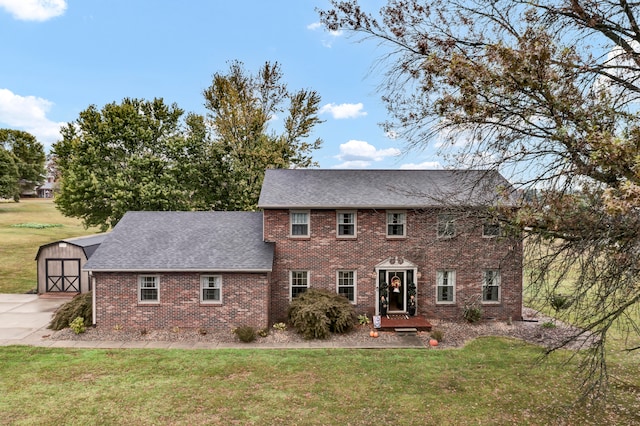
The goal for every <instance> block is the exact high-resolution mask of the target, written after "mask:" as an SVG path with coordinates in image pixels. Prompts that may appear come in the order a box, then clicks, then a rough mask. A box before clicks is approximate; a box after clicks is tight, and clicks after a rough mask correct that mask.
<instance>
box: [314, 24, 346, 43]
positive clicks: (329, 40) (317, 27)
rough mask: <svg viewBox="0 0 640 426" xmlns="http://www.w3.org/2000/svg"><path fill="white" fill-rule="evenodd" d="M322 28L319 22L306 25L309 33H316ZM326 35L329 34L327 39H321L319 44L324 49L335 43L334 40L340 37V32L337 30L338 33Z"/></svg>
mask: <svg viewBox="0 0 640 426" xmlns="http://www.w3.org/2000/svg"><path fill="white" fill-rule="evenodd" d="M322 28H324V26H323V25H322V24H321V23H320V22H314V23H312V24H309V25H307V29H308V30H311V31H317V30H320V29H322ZM327 34H329V38H328V39H326V38H325V39H322V40H321V43H322V45H323V46H324V47H332V46H333V42H334V41H335V39H336V38H338V37H340V36H342V31H341V30H338V31H328V32H327Z"/></svg>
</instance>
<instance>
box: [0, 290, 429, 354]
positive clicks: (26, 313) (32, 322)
mask: <svg viewBox="0 0 640 426" xmlns="http://www.w3.org/2000/svg"><path fill="white" fill-rule="evenodd" d="M68 300H69V299H68V298H47V297H38V296H37V295H35V294H0V346H10V345H26V346H40V347H50V348H98V349H314V348H315V349H321V348H351V349H416V348H422V349H424V348H425V345H424V343H423V342H422V341H421V340H420V339H419V338H418V337H417V336H415V335H402V334H395V335H393V336H392V337H390V338H388V339H385V340H384V341H382V340H377V339H370V340H366V341H361V342H349V343H345V342H341V343H336V342H331V341H323V340H311V341H306V342H293V343H266V344H261V343H251V344H246V343H220V342H166V341H163V342H160V341H127V342H121V341H88V340H52V339H49V336H50V335H51V334H52V333H53V330H50V329H48V328H47V326H48V325H49V323H50V322H51V319H52V318H53V314H54V312H55V311H56V309H58V308H59V307H60V306H62V305H63V304H64V303H65V302H67V301H68Z"/></svg>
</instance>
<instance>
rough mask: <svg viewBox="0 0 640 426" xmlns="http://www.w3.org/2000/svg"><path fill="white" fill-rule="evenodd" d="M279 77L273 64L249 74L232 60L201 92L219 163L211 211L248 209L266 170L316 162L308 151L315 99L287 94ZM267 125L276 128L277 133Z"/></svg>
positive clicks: (313, 143)
mask: <svg viewBox="0 0 640 426" xmlns="http://www.w3.org/2000/svg"><path fill="white" fill-rule="evenodd" d="M282 77H283V74H282V71H281V69H280V65H279V64H278V63H275V64H271V63H268V62H267V63H265V64H264V66H263V67H262V68H261V69H260V70H259V71H258V72H257V73H255V74H251V73H249V72H247V71H246V70H245V69H244V66H243V64H242V63H241V62H238V61H234V62H232V63H231V64H230V66H229V70H228V71H227V73H216V74H214V75H213V79H212V82H211V85H210V86H209V87H208V88H207V89H206V90H204V97H205V106H206V108H207V109H208V110H209V119H210V125H211V128H212V131H213V135H214V145H215V146H216V150H217V152H219V153H221V155H223V160H224V161H223V163H222V173H223V175H224V183H223V185H221V186H220V187H218V188H217V191H218V194H217V198H218V200H217V202H216V204H215V206H214V207H215V208H216V209H220V210H253V209H255V208H256V206H257V202H258V197H259V195H260V188H261V186H262V180H263V178H264V171H265V170H266V169H268V168H289V167H309V166H312V165H314V164H315V163H314V162H313V160H312V158H311V153H312V151H313V150H315V149H318V148H319V147H320V144H321V140H320V139H315V140H309V137H310V135H311V132H312V130H313V127H314V126H315V125H316V124H318V123H320V119H319V118H318V109H319V105H320V96H319V95H318V94H317V93H316V92H315V91H313V90H304V89H302V90H298V91H294V92H292V91H289V90H288V88H287V86H286V84H284V83H283V82H282ZM270 125H273V126H274V127H277V126H278V125H279V128H278V131H276V130H275V129H272V128H270Z"/></svg>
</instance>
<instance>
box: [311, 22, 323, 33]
mask: <svg viewBox="0 0 640 426" xmlns="http://www.w3.org/2000/svg"><path fill="white" fill-rule="evenodd" d="M319 28H322V24H321V23H320V22H314V23H313V24H309V25H307V29H308V30H311V31H315V30H317V29H319Z"/></svg>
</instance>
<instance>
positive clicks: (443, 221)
mask: <svg viewBox="0 0 640 426" xmlns="http://www.w3.org/2000/svg"><path fill="white" fill-rule="evenodd" d="M442 225H444V228H443V227H442ZM450 228H451V229H450ZM449 230H451V231H453V232H451V233H447V231H449ZM456 232H457V230H456V217H455V216H454V215H453V214H448V213H440V214H438V224H437V230H436V233H437V237H438V238H441V239H447V238H454V237H455V236H456Z"/></svg>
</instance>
